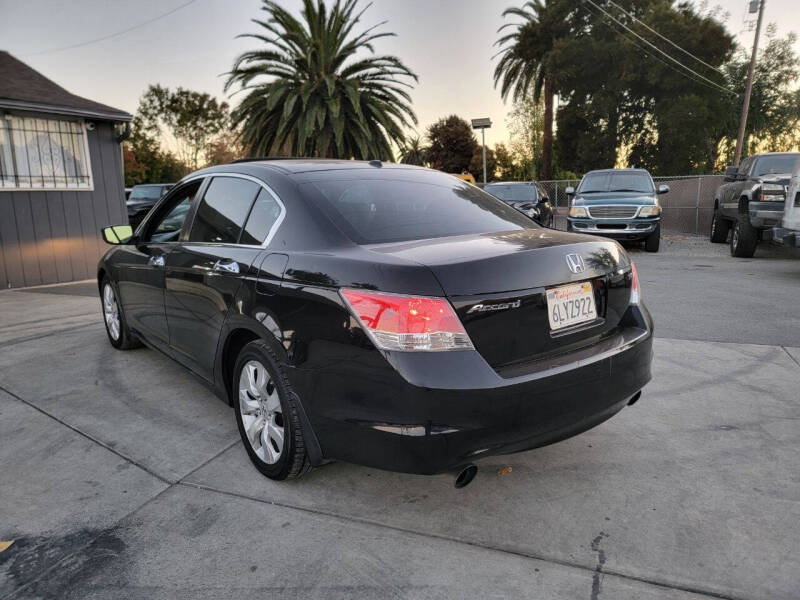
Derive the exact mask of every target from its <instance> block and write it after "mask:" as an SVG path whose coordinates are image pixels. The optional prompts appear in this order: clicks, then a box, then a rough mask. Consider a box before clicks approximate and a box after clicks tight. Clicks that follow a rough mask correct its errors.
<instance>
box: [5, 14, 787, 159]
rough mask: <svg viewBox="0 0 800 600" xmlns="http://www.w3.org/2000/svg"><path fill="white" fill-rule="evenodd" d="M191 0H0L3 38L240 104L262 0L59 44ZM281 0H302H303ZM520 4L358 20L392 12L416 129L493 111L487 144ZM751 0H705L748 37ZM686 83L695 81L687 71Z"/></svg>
mask: <svg viewBox="0 0 800 600" xmlns="http://www.w3.org/2000/svg"><path fill="white" fill-rule="evenodd" d="M187 1H188V0H135V1H131V0H69V1H62V0H49V1H47V0H24V1H20V0H0V49H2V50H7V51H8V52H10V53H11V54H13V55H14V56H16V57H17V58H19V59H20V60H22V61H24V62H26V63H27V64H29V65H30V66H31V67H33V68H34V69H36V70H38V71H39V72H41V73H42V74H44V75H45V76H47V77H49V78H50V79H52V80H54V81H55V82H56V83H58V84H59V85H61V86H62V87H65V88H66V89H68V90H69V91H71V92H73V93H75V94H77V95H79V96H84V97H86V98H90V99H92V100H95V101H98V102H102V103H104V104H108V105H110V106H114V107H116V108H120V109H123V110H126V111H128V112H130V113H133V112H134V111H135V110H136V106H137V104H138V99H139V97H140V96H141V94H142V93H143V92H144V90H145V89H146V88H147V86H148V85H149V84H155V83H158V84H161V85H163V86H167V87H172V88H174V87H178V86H182V87H185V88H189V89H193V90H198V91H203V92H208V93H210V94H212V95H214V96H216V97H217V98H219V99H225V100H228V101H229V102H232V103H236V102H237V101H238V100H237V96H233V97H232V98H230V99H228V98H226V94H225V93H224V92H223V85H224V76H223V75H222V74H223V73H225V72H226V71H227V70H229V69H230V67H231V63H232V61H233V59H234V57H235V56H236V55H237V54H239V53H241V52H242V51H244V50H248V49H250V48H252V47H254V43H256V41H255V40H252V39H246V38H245V39H241V38H240V39H236V36H237V35H239V34H241V33H247V32H256V31H257V30H258V27H257V26H256V25H254V24H253V23H251V21H250V20H251V19H253V18H259V17H260V15H262V14H263V13H262V11H261V10H260V7H261V0H194V1H193V2H191V3H189V4H188V5H186V6H183V7H182V8H179V9H178V10H175V12H173V13H172V14H169V15H167V16H165V17H164V18H160V19H158V20H155V21H154V22H151V23H149V24H147V25H144V26H142V27H139V28H137V29H135V30H133V31H130V32H128V33H124V34H121V35H118V36H115V37H113V38H111V39H107V40H104V41H100V42H97V43H93V44H89V45H85V46H81V47H78V48H72V49H68V50H62V51H52V50H53V49H57V48H62V47H64V46H70V45H74V44H80V43H82V42H85V41H88V40H93V39H96V38H99V37H102V36H106V35H110V34H114V33H116V32H120V31H122V30H125V29H127V28H130V27H132V26H134V25H137V24H139V23H142V22H144V21H147V20H149V19H153V18H155V17H158V16H159V15H162V14H164V13H166V12H168V11H170V10H172V9H175V8H177V7H180V6H181V5H183V4H186V2H187ZM576 1H577V0H576ZM766 2H767V3H766V8H765V23H775V24H776V25H777V29H778V33H779V34H780V35H785V34H786V33H788V32H790V31H797V32H800V11H798V10H797V2H798V0H766ZM362 3H365V2H364V0H362ZM283 4H284V5H285V6H287V7H288V8H289V9H290V10H291V9H294V10H298V9H299V6H300V5H301V2H300V0H285V1H284V2H283ZM520 4H522V0H517V2H516V3H515V2H514V1H513V0H373V4H372V6H371V7H370V8H369V9H368V10H367V12H366V13H365V14H364V17H363V18H362V23H363V24H364V25H365V26H370V25H374V24H377V23H379V22H381V21H388V23H387V24H386V25H384V30H386V31H392V32H394V33H396V34H397V36H396V37H392V38H384V39H382V40H379V41H378V42H377V48H376V50H377V51H378V52H379V53H381V54H394V55H397V56H399V57H400V58H401V59H402V60H403V61H404V62H405V63H406V64H407V65H408V66H409V67H410V68H411V69H412V70H413V71H415V72H416V73H417V75H418V76H419V83H418V84H417V85H416V87H415V89H414V90H413V91H412V98H413V107H414V110H415V112H416V113H417V117H418V119H419V125H418V127H417V131H418V132H420V133H423V132H424V130H425V129H426V128H427V126H428V125H430V124H431V123H433V122H434V121H436V120H437V119H439V118H441V117H443V116H446V115H449V114H457V115H459V116H461V117H463V118H466V119H471V118H477V117H490V118H491V119H492V121H493V127H492V128H491V129H489V130H487V132H486V142H487V144H489V145H494V144H495V143H497V142H503V141H507V138H508V130H507V127H506V116H507V113H508V112H509V111H510V109H511V106H510V104H509V103H504V102H503V100H502V99H501V98H500V94H499V92H497V90H495V89H494V85H493V79H492V73H493V70H494V62H495V61H494V60H493V59H492V57H493V55H494V54H495V52H496V48H494V47H493V43H494V41H495V40H496V39H497V29H498V28H499V27H500V26H501V25H502V24H503V22H504V21H503V18H502V16H501V13H502V11H503V9H504V8H506V7H508V6H512V5H520ZM698 4H699V3H698ZM747 4H748V1H747V0H716V1H715V0H710V1H709V2H708V3H707V5H708V6H709V7H715V6H719V7H720V8H721V9H722V11H723V12H727V13H729V15H730V16H729V17H728V18H727V20H726V21H725V23H726V25H727V27H728V29H729V30H730V31H731V32H733V33H734V34H737V35H739V36H740V43H742V44H744V45H747V46H749V45H750V44H752V39H753V33H752V32H746V31H743V29H744V27H743V18H744V16H745V13H746V8H747ZM798 51H800V42H798ZM686 60H688V59H686ZM687 85H695V84H692V83H691V82H690V81H689V80H687ZM0 87H2V82H0Z"/></svg>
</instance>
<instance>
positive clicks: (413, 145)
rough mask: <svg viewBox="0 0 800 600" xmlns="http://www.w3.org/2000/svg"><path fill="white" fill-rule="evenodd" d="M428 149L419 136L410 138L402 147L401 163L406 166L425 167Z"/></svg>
mask: <svg viewBox="0 0 800 600" xmlns="http://www.w3.org/2000/svg"><path fill="white" fill-rule="evenodd" d="M427 154H428V149H427V148H426V147H425V146H424V145H423V143H422V138H421V137H420V136H418V135H415V136H414V137H411V138H409V139H408V140H407V141H406V142H405V143H404V144H402V145H401V146H400V162H401V163H403V164H406V165H417V166H420V167H421V166H423V165H424V164H425V163H426V162H427V160H426V158H427Z"/></svg>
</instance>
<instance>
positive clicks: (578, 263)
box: [567, 254, 586, 274]
mask: <svg viewBox="0 0 800 600" xmlns="http://www.w3.org/2000/svg"><path fill="white" fill-rule="evenodd" d="M567 266H568V267H569V270H570V271H572V272H573V273H576V274H577V273H583V272H584V271H585V270H586V263H584V262H583V257H582V256H581V255H580V254H567Z"/></svg>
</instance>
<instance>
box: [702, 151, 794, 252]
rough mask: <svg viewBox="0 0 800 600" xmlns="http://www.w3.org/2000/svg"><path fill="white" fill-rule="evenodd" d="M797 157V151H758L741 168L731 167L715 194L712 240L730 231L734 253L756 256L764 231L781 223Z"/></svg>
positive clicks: (723, 238)
mask: <svg viewBox="0 0 800 600" xmlns="http://www.w3.org/2000/svg"><path fill="white" fill-rule="evenodd" d="M798 158H800V153H798V152H780V153H777V152H776V153H770V154H756V155H755V156H750V157H748V158H745V159H744V160H743V161H742V163H741V164H740V165H739V168H738V169H737V168H736V167H728V168H727V169H726V170H725V183H723V184H722V185H721V186H719V188H718V189H717V193H716V195H715V197H714V216H713V217H712V219H711V241H712V242H714V243H717V244H724V243H725V242H726V241H728V233H731V236H730V238H731V255H733V256H738V257H745V258H749V257H751V256H753V254H755V252H756V246H758V242H759V241H760V240H761V239H763V237H764V231H766V230H771V229H772V228H773V227H779V226H780V225H781V221H782V220H783V208H784V203H785V201H786V188H787V186H788V185H789V180H790V179H791V177H792V169H793V168H794V165H795V163H796V162H797V159H798Z"/></svg>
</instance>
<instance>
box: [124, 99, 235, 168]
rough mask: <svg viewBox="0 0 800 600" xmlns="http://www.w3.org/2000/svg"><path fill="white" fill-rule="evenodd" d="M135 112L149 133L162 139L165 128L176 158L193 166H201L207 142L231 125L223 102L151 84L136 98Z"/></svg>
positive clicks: (226, 106) (226, 107)
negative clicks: (176, 154) (173, 146)
mask: <svg viewBox="0 0 800 600" xmlns="http://www.w3.org/2000/svg"><path fill="white" fill-rule="evenodd" d="M137 113H138V115H139V116H140V119H141V124H142V126H143V127H144V129H145V131H146V132H147V133H148V135H151V136H155V137H158V138H161V139H163V138H164V133H165V131H164V130H166V132H168V133H169V135H171V136H172V138H173V139H174V141H175V144H176V145H177V151H178V157H179V160H180V161H181V162H183V163H186V164H188V165H189V166H190V167H191V168H192V169H198V168H199V167H200V164H201V162H202V161H203V160H204V159H205V154H204V153H205V150H206V147H207V146H208V144H209V143H210V142H211V141H212V140H213V139H214V138H215V137H216V136H217V135H219V134H220V133H222V132H224V131H227V130H228V129H229V128H230V114H229V111H228V105H227V104H226V103H225V102H217V100H216V99H215V98H213V97H212V96H210V95H209V94H205V93H201V92H195V91H192V90H186V89H183V88H180V87H179V88H178V89H177V90H175V91H174V92H173V91H171V90H170V89H169V88H164V87H161V86H160V85H151V86H150V87H149V88H148V89H147V91H146V92H145V93H144V95H143V96H142V97H141V99H140V100H139V108H138V111H137Z"/></svg>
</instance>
